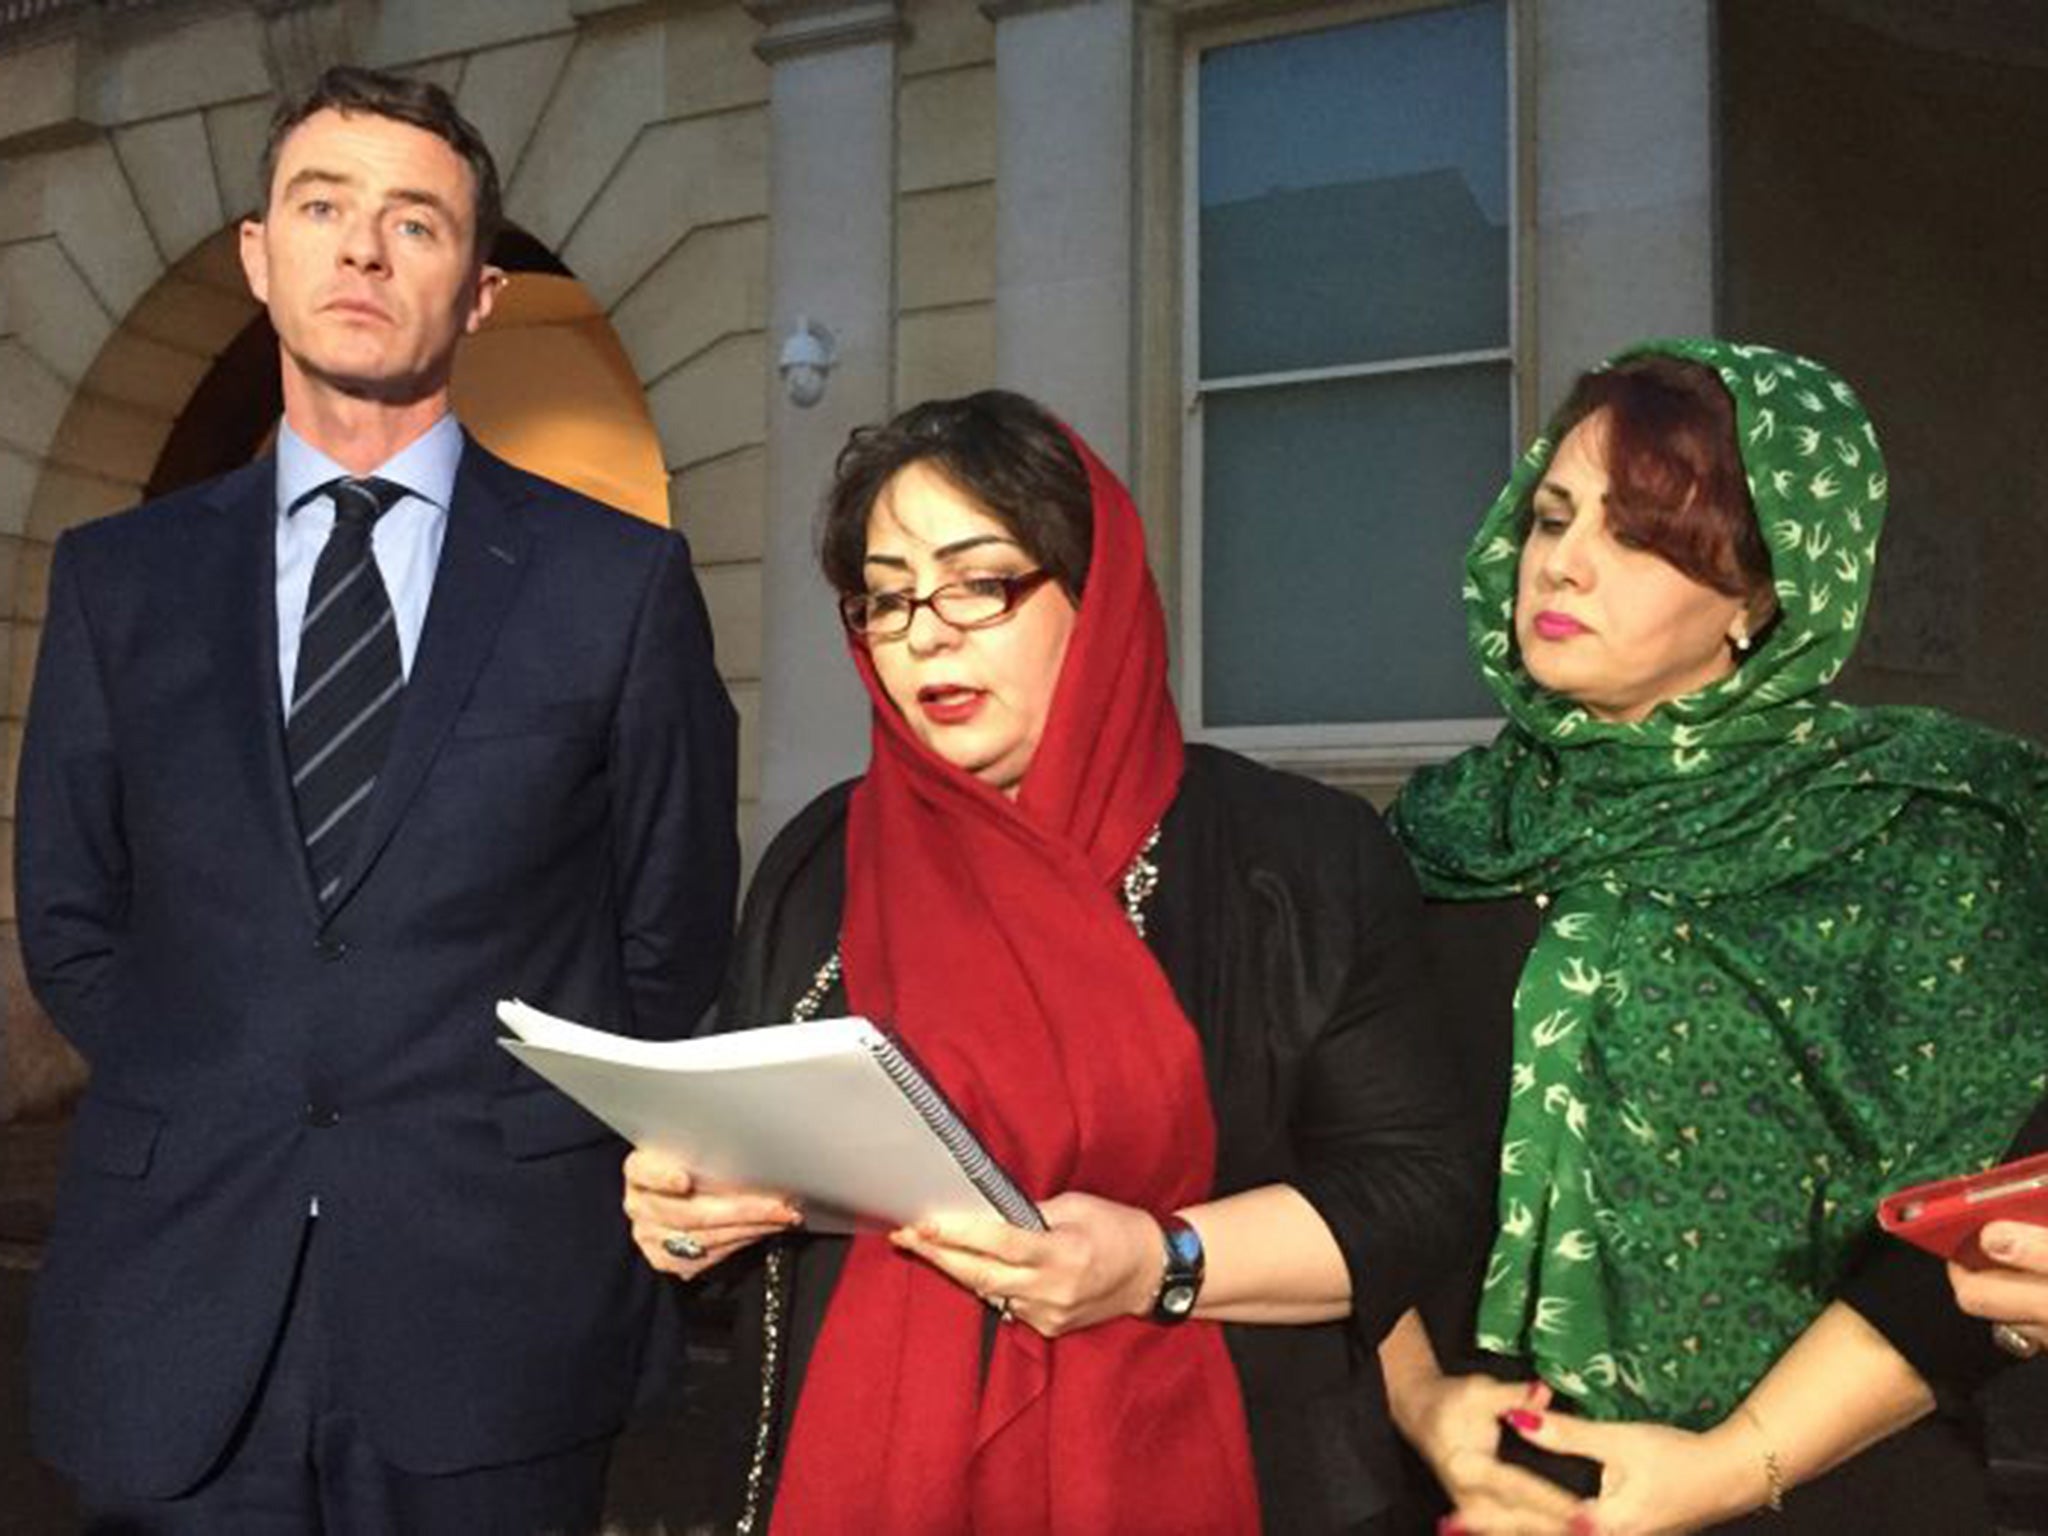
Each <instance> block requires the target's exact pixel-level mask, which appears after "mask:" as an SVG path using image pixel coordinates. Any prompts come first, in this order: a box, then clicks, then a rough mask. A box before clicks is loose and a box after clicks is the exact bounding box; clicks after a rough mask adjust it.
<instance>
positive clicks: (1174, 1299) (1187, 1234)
mask: <svg viewBox="0 0 2048 1536" xmlns="http://www.w3.org/2000/svg"><path fill="white" fill-rule="evenodd" d="M1159 1227H1160V1230H1161V1231H1162V1232H1163V1233H1164V1234H1165V1236H1166V1268H1165V1270H1164V1272H1163V1273H1162V1274H1161V1275H1160V1277H1159V1294H1158V1295H1157V1296H1155V1297H1153V1298H1152V1321H1153V1322H1155V1323H1184V1322H1186V1321H1187V1320H1188V1319H1189V1318H1190V1317H1193V1316H1194V1315H1195V1303H1196V1301H1197V1300H1199V1299H1200V1298H1201V1294H1202V1277H1203V1274H1204V1273H1205V1272H1206V1270H1207V1267H1208V1266H1207V1258H1206V1256H1205V1255H1204V1254H1203V1252H1202V1234H1201V1233H1199V1232H1197V1231H1196V1230H1195V1228H1194V1224H1193V1223H1191V1222H1190V1221H1189V1220H1188V1219H1187V1218H1186V1217H1185V1216H1168V1217H1165V1218H1164V1219H1162V1220H1161V1221H1160V1223H1159Z"/></svg>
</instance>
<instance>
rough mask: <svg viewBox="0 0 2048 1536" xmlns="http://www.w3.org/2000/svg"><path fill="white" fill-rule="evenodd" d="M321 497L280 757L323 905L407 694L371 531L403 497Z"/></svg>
mask: <svg viewBox="0 0 2048 1536" xmlns="http://www.w3.org/2000/svg"><path fill="white" fill-rule="evenodd" d="M320 492H324V493H326V494H327V495H328V496H330V497H332V498H333V500H334V531H333V532H332V533H330V534H329V535H328V536H327V543H326V546H325V547H324V548H322V549H321V551H320V559H319V561H318V562H317V563H316V564H315V565H314V567H313V585H312V589H311V590H310V591H309V592H308V593H307V595H306V617H305V620H304V622H303V623H302V624H301V625H300V627H299V664H298V671H297V674H296V675H295V676H294V678H293V679H292V711H291V719H290V722H289V723H288V724H287V726H286V727H285V750H286V755H287V757H288V759H289V760H290V763H291V770H292V795H293V798H294V799H296V800H297V802H298V807H299V835H300V836H301V837H302V838H304V839H305V843H306V857H307V860H308V861H309V862H310V864H311V865H312V869H313V888H314V889H315V890H316V891H318V892H319V895H320V905H321V906H322V907H325V906H327V905H328V904H329V903H330V902H332V901H333V899H334V895H335V892H336V891H337V890H338V889H339V888H340V886H341V876H342V871H343V870H344V869H346V868H347V867H348V860H349V855H350V854H351V853H352V852H353V851H354V849H355V840H356V835H357V833H358V832H359V830H360V829H361V827H362V822H363V817H364V814H365V812H366V811H367V810H368V808H369V804H370V793H371V791H372V790H374V789H375V788H376V787H377V774H378V772H379V771H380V770H381V769H382V768H383V766H384V755H385V752H386V750H387V749H388V748H389V747H390V745H391V732H392V728H393V727H394V726H395V725H396V724H397V723H398V705H399V700H400V697H401V695H402V694H403V693H404V691H405V671H404V667H403V665H402V664H401V662H400V659H399V652H398V627H397V624H396V622H395V620H394V618H393V616H392V612H391V596H390V594H389V593H388V592H386V591H385V590H384V578H383V576H382V575H381V574H380V573H379V572H378V570H377V562H376V560H375V559H374V558H373V557H372V554H371V550H370V532H371V529H372V528H374V527H375V526H376V522H377V519H378V518H380V517H382V516H383V515H384V514H385V513H386V512H388V511H390V510H391V508H392V507H393V506H395V505H396V504H397V503H398V501H399V500H400V499H401V498H402V497H404V496H405V494H406V490H405V487H404V486H402V485H394V484H392V483H391V482H390V481H389V480H351V479H340V480H333V481H330V482H328V483H327V484H326V485H323V486H321V487H320ZM320 492H315V493H314V494H316V495H317V494H320ZM309 499H310V498H301V503H300V504H303V503H304V501H305V500H309Z"/></svg>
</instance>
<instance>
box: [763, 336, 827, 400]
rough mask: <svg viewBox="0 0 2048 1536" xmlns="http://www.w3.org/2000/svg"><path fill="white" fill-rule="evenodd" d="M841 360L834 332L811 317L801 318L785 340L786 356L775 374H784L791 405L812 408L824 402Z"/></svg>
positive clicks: (783, 345) (783, 384)
mask: <svg viewBox="0 0 2048 1536" xmlns="http://www.w3.org/2000/svg"><path fill="white" fill-rule="evenodd" d="M838 361H839V347H838V345H837V344H836V343H835V342H834V341H833V339H832V333H831V332H830V331H828V330H826V329H825V327H824V326H822V325H819V324H818V323H817V322H816V321H815V320H812V319H811V318H810V317H809V316H807V315H798V316H797V317H796V324H795V326H793V327H792V328H791V330H790V333H789V335H787V336H786V337H784V338H783V341H782V356H781V357H780V358H778V359H777V360H776V364H775V371H776V372H777V373H779V374H781V375H782V387H783V388H784V389H786V390H788V391H789V403H790V404H791V405H795V406H810V405H816V404H817V403H818V402H819V401H820V400H822V399H824V398H825V376H826V375H827V374H829V373H830V372H831V371H832V366H833V364H835V363H837V362H838Z"/></svg>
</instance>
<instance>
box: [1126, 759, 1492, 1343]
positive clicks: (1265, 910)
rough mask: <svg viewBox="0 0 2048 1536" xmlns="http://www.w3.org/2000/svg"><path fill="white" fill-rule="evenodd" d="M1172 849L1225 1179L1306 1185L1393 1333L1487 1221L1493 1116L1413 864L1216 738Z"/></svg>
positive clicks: (1165, 908)
mask: <svg viewBox="0 0 2048 1536" xmlns="http://www.w3.org/2000/svg"><path fill="white" fill-rule="evenodd" d="M1158 858H1159V863H1160V870H1161V874H1160V881H1161V884H1160V889H1159V892H1158V912H1157V925H1158V926H1157V932H1156V935H1155V936H1154V940H1153V942H1154V949H1155V953H1157V954H1158V956H1159V958H1160V962H1161V964H1162V966H1163V967H1164V968H1165V970H1166V973H1167V975H1168V977H1169V978H1170V979H1171V980H1172V982H1173V984H1174V988H1175V991H1176V992H1177V993H1178V994H1179V996H1180V999H1181V1004H1182V1007H1183V1008H1184V1009H1185V1010H1186V1012H1187V1015H1188V1017H1189V1019H1190V1020H1191V1021H1192V1022H1193V1023H1194V1025H1195V1028H1196V1029H1197V1031H1199V1032H1200V1034H1201V1035H1202V1037H1203V1048H1204V1053H1205V1057H1206V1062H1207V1068H1208V1074H1209V1083H1210V1093H1211V1097H1212V1099H1213V1101H1214V1104H1215V1109H1216V1121H1217V1169H1216V1192H1217V1193H1218V1194H1229V1193H1233V1192H1235V1191H1237V1190H1241V1189H1247V1188H1252V1187H1255V1186H1257V1185H1260V1184H1269V1183H1285V1184H1290V1185H1292V1186H1293V1187H1294V1188H1295V1189H1296V1190H1298V1191H1299V1192H1300V1193H1301V1194H1302V1196H1303V1197H1304V1198H1305V1199H1307V1200H1308V1202H1309V1203H1310V1204H1311V1205H1312V1206H1314V1207H1315V1209H1316V1211H1317V1213H1318V1214H1319V1215H1320V1216H1321V1217H1322V1218H1323V1221H1324V1222H1325V1224H1326V1225H1327V1226H1328V1227H1329V1229H1330V1232H1331V1235H1332V1236H1333V1237H1334V1238H1335V1239H1336V1242H1337V1245H1338V1247H1339V1248H1340V1249H1341V1250H1342V1251H1343V1254H1344V1258H1345V1262H1346V1265H1347V1267H1348V1268H1349V1270H1350V1274H1351V1284H1352V1307H1353V1319H1354V1327H1355V1328H1356V1330H1357V1331H1358V1333H1359V1334H1360V1335H1361V1337H1362V1342H1363V1343H1365V1344H1367V1345H1370V1344H1373V1343H1376V1342H1377V1341H1378V1340H1379V1338H1381V1337H1382V1336H1383V1335H1384V1334H1385V1333H1386V1331H1387V1330H1388V1329H1389V1328H1391V1327H1392V1326H1393V1324H1394V1322H1395V1320H1396V1319H1398V1318H1399V1317H1400V1315H1401V1314H1402V1313H1403V1312H1404V1311H1406V1310H1407V1309H1408V1308H1409V1307H1411V1306H1413V1305H1415V1304H1416V1302H1417V1301H1418V1299H1419V1298H1420V1297H1421V1296H1422V1294H1423V1293H1424V1292H1425V1291H1426V1290H1428V1289H1429V1288H1430V1286H1431V1285H1432V1284H1433V1283H1435V1282H1436V1281H1437V1280H1438V1278H1439V1277H1440V1276H1441V1274H1442V1272H1443V1271H1444V1269H1445V1268H1446V1266H1447V1265H1448V1264H1449V1263H1450V1262H1451V1261H1452V1260H1453V1259H1454V1258H1455V1257H1457V1256H1458V1254H1459V1252H1460V1244H1461V1242H1462V1240H1463V1238H1464V1235H1465V1234H1467V1233H1469V1232H1471V1231H1472V1230H1474V1229H1475V1228H1477V1227H1479V1226H1481V1225H1483V1224H1484V1222H1485V1219H1486V1213H1485V1210H1484V1208H1483V1206H1484V1186H1485V1176H1486V1174H1485V1164H1486V1160H1487V1157H1488V1153H1489V1147H1488V1144H1487V1142H1486V1139H1485V1131H1486V1129H1487V1128H1486V1127H1484V1126H1483V1125H1481V1124H1480V1123H1478V1122H1477V1121H1475V1120H1474V1119H1473V1118H1472V1117H1471V1116H1470V1115H1469V1113H1467V1112H1466V1110H1465V1109H1464V1107H1463V1106H1462V1105H1461V1104H1460V1102H1459V1094H1458V1087H1457V1075H1456V1071H1455V1066H1454V1063H1453V1059H1452V1055H1451V1049H1450V1045H1449V1042H1448V1040H1447V1039H1446V1036H1445V1033H1444V1031H1443V1029H1442V1028H1441V1024H1440V1018H1439V1014H1438V1011H1437V1007H1436V1002H1435V991H1434V988H1433V986H1432V985H1431V983H1430V980H1429V977H1428V975H1427V973H1426V971H1425V969H1424V965H1423V955H1422V946H1421V938H1420V933H1419V923H1420V917H1421V902H1420V899H1419V897H1418V895H1417V893H1416V889H1415V882H1414V878H1413V876H1412V875H1411V874H1410V873H1409V870H1408V864H1407V860H1406V859H1405V858H1404V857H1403V856H1402V853H1401V851H1400V849H1399V847H1398V846H1397V845H1396V844H1395V843H1394V841H1393V839H1392V838H1391V837H1390V836H1389V835H1388V834H1387V832H1386V830H1385V829H1384V827H1382V826H1381V824H1380V820H1379V816H1378V815H1377V813H1376V812H1374V810H1373V809H1372V807H1371V806H1370V805H1368V804H1366V803H1365V802H1364V801H1362V800H1359V799H1357V798H1355V797H1353V796H1350V795H1344V794H1340V793H1338V792H1336V791H1334V790H1330V789H1326V788H1324V787H1322V786H1320V785H1316V784H1311V783H1308V782H1306V781H1304V780H1301V779H1298V778H1294V777H1292V776H1290V775H1286V774H1281V773H1276V772H1273V771H1272V770H1270V769H1266V768H1262V767H1259V766H1257V765H1255V764H1252V763H1249V762H1246V761H1245V760H1243V759H1241V758H1235V757H1231V756H1229V755H1227V754H1223V753H1218V752H1214V751H1210V750H1204V749H1199V748H1197V749H1191V750H1190V753H1189V759H1188V769H1187V774H1186V777H1185V779H1184V780H1183V783H1182V787H1181V794H1180V797H1179V799H1178V800H1177V801H1176V802H1175V805H1174V808H1173V810H1172V812H1171V813H1170V814H1169V816H1168V818H1167V821H1166V825H1165V829H1164V834H1163V836H1162V839H1161V844H1160V849H1159V855H1158Z"/></svg>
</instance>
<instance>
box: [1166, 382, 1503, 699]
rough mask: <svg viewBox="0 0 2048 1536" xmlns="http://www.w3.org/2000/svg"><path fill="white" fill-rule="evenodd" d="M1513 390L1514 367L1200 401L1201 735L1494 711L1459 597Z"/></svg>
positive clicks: (1498, 467)
mask: <svg viewBox="0 0 2048 1536" xmlns="http://www.w3.org/2000/svg"><path fill="white" fill-rule="evenodd" d="M1508 396H1509V375H1508V366H1507V364H1505V363H1500V364H1483V365H1478V366H1474V367H1468V368H1451V369H1442V370H1436V371H1431V372H1427V373H1416V374H1400V375H1393V376H1385V377H1374V378H1365V379H1349V380H1343V381H1339V382H1329V383H1318V384H1303V385H1294V386H1289V387H1287V388H1281V389H1259V390H1245V391H1231V392H1227V393H1223V394H1218V395H1212V396H1210V397H1209V398H1208V399H1207V400H1205V401H1204V403H1203V406H1202V412H1203V417H1204V433H1203V449H1202V481H1203V484H1202V551H1201V561H1202V565H1201V571H1202V640H1201V648H1202V717H1203V723H1204V724H1205V725H1208V726H1212V727H1215V726H1246V725H1301V724H1315V723H1330V722H1345V721H1375V722H1377V721H1398V720H1447V719H1475V718H1481V717H1484V716H1489V715H1493V714H1496V713H1498V706H1497V705H1496V704H1495V703H1494V701H1493V697H1492V695H1491V694H1489V693H1488V692H1487V691H1486V688H1485V686H1484V685H1483V684H1482V683H1481V682H1480V681H1479V677H1478V674H1477V672H1476V671H1475V670H1474V669H1473V666H1472V662H1471V660H1470V658H1469V655H1468V653H1467V650H1466V643H1465V612H1464V605H1463V603H1462V602H1461V600H1460V598H1459V595H1458V594H1459V587H1460V584H1461V581H1462V576H1463V564H1464V556H1465V546H1466V544H1467V543H1468V542H1469V541H1470V539H1471V536H1472V531H1473V530H1474V529H1475V528H1477V527H1478V526H1479V519H1480V517H1481V515H1482V514H1483V513H1484V512H1485V510H1486V508H1487V506H1488V504H1489V503H1490V502H1491V501H1492V499H1493V497H1494V495H1495V494H1496V493H1497V492H1498V491H1499V489H1500V485H1501V481H1502V479H1503V478H1504V476H1505V475H1506V472H1507V466H1508V462H1509V460H1510V458H1511V457H1512V455H1513V446H1512V444H1511V443H1510V441H1509V420H1508Z"/></svg>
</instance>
